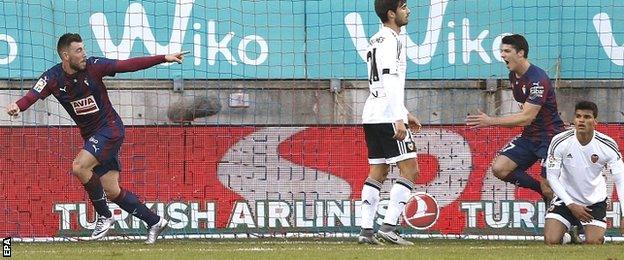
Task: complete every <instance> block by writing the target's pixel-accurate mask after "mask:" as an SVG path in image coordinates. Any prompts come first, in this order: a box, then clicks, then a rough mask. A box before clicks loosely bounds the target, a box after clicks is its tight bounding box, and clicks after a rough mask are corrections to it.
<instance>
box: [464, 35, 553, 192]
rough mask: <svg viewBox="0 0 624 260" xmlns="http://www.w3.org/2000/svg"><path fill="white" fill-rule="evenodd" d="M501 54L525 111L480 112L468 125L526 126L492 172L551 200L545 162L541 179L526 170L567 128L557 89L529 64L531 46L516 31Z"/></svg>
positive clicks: (506, 37)
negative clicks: (560, 108) (552, 140)
mask: <svg viewBox="0 0 624 260" xmlns="http://www.w3.org/2000/svg"><path fill="white" fill-rule="evenodd" d="M501 57H502V58H503V60H504V61H505V63H506V64H507V68H508V69H509V80H510V81H511V86H512V88H513V96H514V99H515V100H516V101H518V102H520V103H521V104H522V111H521V112H519V113H516V114H513V115H509V116H503V117H490V116H488V115H486V114H485V113H483V112H481V111H479V114H478V115H468V117H467V118H466V124H467V125H469V126H473V127H486V126H492V125H499V126H505V127H515V126H524V130H523V131H522V134H521V135H520V136H519V137H516V138H515V139H514V140H512V141H511V142H510V143H509V144H508V145H507V146H506V147H505V148H503V149H502V150H501V152H500V155H499V156H498V157H496V159H495V160H494V163H493V165H492V172H493V173H494V176H496V177H497V178H499V179H501V180H503V181H506V182H509V183H513V184H515V185H518V186H520V187H524V188H529V189H531V190H534V191H536V192H538V193H540V194H541V195H542V198H544V200H545V201H546V202H547V203H548V202H549V201H550V199H552V196H553V194H552V190H551V189H550V187H549V186H548V182H547V180H546V170H545V168H544V167H543V165H542V172H541V176H542V178H541V179H540V182H538V181H537V180H535V179H534V178H533V177H531V176H530V175H528V174H527V173H526V170H527V169H528V168H529V167H531V166H532V165H533V164H534V163H535V162H537V160H538V159H541V160H542V162H543V161H545V159H546V153H547V149H548V145H549V144H550V140H551V139H552V137H553V136H554V135H556V134H558V133H561V132H562V131H563V130H564V124H563V121H562V120H561V118H560V117H559V112H558V111H557V100H556V98H555V89H554V88H553V87H552V85H551V82H550V78H548V75H546V72H545V71H544V70H542V69H540V68H539V67H537V66H535V65H533V64H531V63H529V61H528V59H527V58H528V57H529V45H528V43H527V41H526V39H525V38H524V37H523V36H521V35H518V34H514V35H508V36H505V37H503V39H502V43H501Z"/></svg>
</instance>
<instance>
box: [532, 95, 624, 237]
mask: <svg viewBox="0 0 624 260" xmlns="http://www.w3.org/2000/svg"><path fill="white" fill-rule="evenodd" d="M597 116H598V108H597V107H596V104H594V103H593V102H589V101H581V102H579V103H577V104H576V107H575V118H574V126H575V129H572V130H569V131H565V132H563V133H560V134H558V135H556V136H555V137H554V138H553V139H552V142H551V143H550V147H549V149H548V160H547V163H546V168H547V176H548V182H549V183H550V186H551V187H552V189H553V190H554V192H555V198H554V199H553V201H552V204H551V206H550V208H549V209H548V214H547V215H546V224H545V226H544V242H545V243H546V244H551V245H552V244H560V243H561V241H562V238H563V236H564V234H565V232H566V230H568V229H570V228H571V227H572V226H575V225H576V226H581V225H583V227H584V229H585V243H586V244H602V243H604V235H605V232H606V228H607V223H606V219H605V217H606V211H607V203H606V200H607V185H606V182H605V177H604V176H603V175H602V171H603V169H605V167H607V169H610V171H611V173H612V174H613V177H614V179H615V183H616V186H617V193H618V197H619V198H620V200H622V198H624V163H623V162H622V155H621V154H620V152H619V150H618V146H617V144H616V142H615V141H613V139H611V138H610V137H608V136H607V135H605V134H603V133H600V132H598V131H595V130H594V128H595V126H596V123H597V121H596V117H597ZM622 211H623V213H624V209H623V210H622Z"/></svg>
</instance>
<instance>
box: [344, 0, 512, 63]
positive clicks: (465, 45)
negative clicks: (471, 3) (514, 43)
mask: <svg viewBox="0 0 624 260" xmlns="http://www.w3.org/2000/svg"><path fill="white" fill-rule="evenodd" d="M448 3H449V0H431V1H430V3H429V17H428V20H427V28H426V29H425V28H423V29H425V30H426V31H425V32H426V33H425V38H424V40H423V42H422V43H421V44H416V43H414V42H413V41H412V39H411V38H410V37H409V36H408V35H407V34H406V33H405V32H404V31H403V32H401V34H402V36H404V37H406V49H407V53H406V54H407V57H408V58H409V59H410V60H412V62H414V63H416V64H420V65H423V64H428V63H429V62H431V59H432V58H433V56H434V55H435V52H436V50H437V48H438V43H439V42H440V34H441V32H442V27H443V25H442V22H443V21H444V14H445V12H446V7H447V6H448ZM344 23H345V25H346V27H347V30H348V31H349V35H351V40H352V41H353V45H354V46H355V48H356V50H357V51H358V53H359V55H360V57H361V58H362V60H366V47H367V46H368V38H369V36H366V33H365V32H364V23H363V22H362V17H361V16H360V14H359V13H355V12H354V13H349V14H347V15H346V16H345V18H344ZM412 23H416V24H421V23H418V22H416V21H412ZM447 26H448V28H449V29H450V30H451V32H449V33H448V34H447V37H446V38H447V43H448V46H447V47H448V48H447V49H448V53H447V58H448V63H449V64H455V62H456V61H455V59H456V56H457V55H458V53H457V50H456V45H458V43H461V57H462V62H463V63H464V64H469V63H470V55H471V53H472V52H473V51H474V52H476V53H477V54H478V55H479V57H480V58H481V60H483V62H485V63H492V59H491V58H490V56H489V55H488V52H487V51H486V50H485V48H484V47H483V41H484V40H485V39H486V37H487V36H488V34H489V33H490V31H489V30H483V31H481V32H479V34H478V35H477V36H476V37H473V36H471V32H470V20H469V19H468V18H463V19H462V21H461V38H460V39H459V40H458V38H457V36H456V34H455V32H454V31H455V29H454V28H455V26H456V24H455V21H453V20H451V21H449V22H448V23H447ZM403 34H405V35H403ZM508 34H509V33H502V34H500V35H497V36H496V37H495V38H494V39H493V44H492V49H491V52H490V53H491V55H492V56H493V57H494V58H495V59H496V60H498V61H500V62H502V61H503V60H502V58H501V57H500V54H499V50H500V47H499V46H500V42H501V40H502V38H503V37H504V36H505V35H508Z"/></svg>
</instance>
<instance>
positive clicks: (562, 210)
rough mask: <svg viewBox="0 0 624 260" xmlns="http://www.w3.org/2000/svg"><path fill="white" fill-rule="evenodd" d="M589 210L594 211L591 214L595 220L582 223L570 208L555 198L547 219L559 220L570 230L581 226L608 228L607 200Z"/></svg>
mask: <svg viewBox="0 0 624 260" xmlns="http://www.w3.org/2000/svg"><path fill="white" fill-rule="evenodd" d="M588 208H590V209H591V210H592V211H591V212H589V214H591V215H592V217H594V219H592V221H591V222H584V223H581V221H579V220H578V219H577V218H576V217H575V216H574V215H573V214H572V211H570V209H568V206H566V205H565V203H563V201H562V200H561V199H559V198H557V196H555V198H554V199H553V200H552V203H551V204H550V208H548V213H547V214H546V218H552V219H556V220H559V222H561V223H563V224H564V225H565V226H566V227H568V229H570V227H571V226H579V227H580V226H581V224H582V225H592V226H599V227H603V228H607V219H606V217H607V200H604V201H601V202H598V203H596V204H593V205H591V206H589V207H588Z"/></svg>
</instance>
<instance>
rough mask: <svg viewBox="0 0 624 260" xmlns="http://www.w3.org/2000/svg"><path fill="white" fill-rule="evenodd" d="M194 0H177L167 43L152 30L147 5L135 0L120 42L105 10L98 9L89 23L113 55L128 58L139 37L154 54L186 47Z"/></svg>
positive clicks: (128, 11) (100, 41)
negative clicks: (112, 38)
mask: <svg viewBox="0 0 624 260" xmlns="http://www.w3.org/2000/svg"><path fill="white" fill-rule="evenodd" d="M193 1H194V0H177V2H176V7H175V15H174V18H173V28H171V31H172V32H171V38H169V43H168V44H166V45H162V44H159V43H158V42H157V41H156V38H155V37H154V34H153V33H152V29H151V26H150V23H149V20H148V19H147V14H146V12H145V9H144V8H143V5H141V4H139V3H132V4H130V6H128V9H127V10H126V17H125V19H124V24H125V27H124V31H123V36H122V37H121V42H120V43H119V45H115V44H114V43H113V41H112V40H111V35H110V31H109V28H108V27H109V26H108V21H107V19H106V15H104V13H95V14H93V15H91V17H90V18H89V23H90V24H91V28H92V30H93V34H95V38H96V39H97V43H98V45H99V46H100V49H101V50H102V51H103V52H104V55H105V56H106V57H107V58H110V59H127V58H128V57H129V56H130V50H132V45H133V43H134V40H135V39H140V40H143V42H144V44H145V48H146V49H147V51H148V52H149V53H150V54H154V55H162V54H169V53H173V52H180V51H181V50H182V41H183V40H184V35H185V34H186V27H187V26H188V20H189V17H190V15H191V9H192V8H193Z"/></svg>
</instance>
